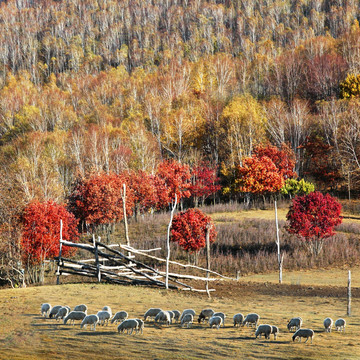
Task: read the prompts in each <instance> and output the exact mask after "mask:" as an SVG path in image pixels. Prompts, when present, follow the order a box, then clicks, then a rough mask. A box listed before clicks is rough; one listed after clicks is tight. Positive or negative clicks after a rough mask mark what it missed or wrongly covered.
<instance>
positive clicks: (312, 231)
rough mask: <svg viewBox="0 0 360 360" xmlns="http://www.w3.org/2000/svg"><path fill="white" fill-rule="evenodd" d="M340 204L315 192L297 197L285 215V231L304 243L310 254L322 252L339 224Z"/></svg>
mask: <svg viewBox="0 0 360 360" xmlns="http://www.w3.org/2000/svg"><path fill="white" fill-rule="evenodd" d="M340 213H341V204H340V203H339V202H338V201H337V200H336V199H335V198H334V197H332V196H330V195H329V194H326V195H323V194H322V193H320V192H318V191H316V192H312V193H310V194H308V195H304V196H297V197H296V198H295V199H293V201H292V205H291V206H290V209H289V212H288V214H287V215H286V218H287V221H288V224H287V227H286V229H287V231H288V232H289V233H291V234H296V235H298V236H299V237H300V238H301V239H303V240H304V241H305V244H306V245H307V246H308V248H309V250H310V251H311V253H312V254H315V255H316V256H317V255H319V253H320V252H321V250H322V247H323V242H324V240H325V239H327V238H329V237H330V236H332V235H334V227H335V226H337V225H339V224H341V222H342V217H341V216H340Z"/></svg>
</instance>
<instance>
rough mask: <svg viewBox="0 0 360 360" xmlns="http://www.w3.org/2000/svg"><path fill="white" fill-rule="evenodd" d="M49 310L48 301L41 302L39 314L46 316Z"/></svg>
mask: <svg viewBox="0 0 360 360" xmlns="http://www.w3.org/2000/svg"><path fill="white" fill-rule="evenodd" d="M50 311H51V305H50V304H49V303H44V304H41V315H42V316H44V317H46V315H49V313H50Z"/></svg>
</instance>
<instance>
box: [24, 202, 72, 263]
mask: <svg viewBox="0 0 360 360" xmlns="http://www.w3.org/2000/svg"><path fill="white" fill-rule="evenodd" d="M60 220H62V222H63V229H62V237H63V239H64V240H69V241H76V240H77V238H78V232H77V223H78V220H77V219H75V217H74V215H73V214H71V213H69V212H68V211H67V210H66V208H65V206H64V205H58V204H56V203H55V202H53V201H47V202H39V201H34V202H32V203H30V204H29V205H28V206H27V207H26V208H25V210H24V213H23V217H22V223H23V227H24V229H23V233H22V237H21V247H22V252H23V260H24V262H25V263H26V264H27V265H37V264H39V263H41V262H42V261H43V260H44V259H45V258H52V257H54V256H57V255H58V253H59V240H60ZM62 252H63V256H65V257H66V256H67V255H69V254H72V253H73V249H71V248H68V247H66V246H65V247H63V251H62Z"/></svg>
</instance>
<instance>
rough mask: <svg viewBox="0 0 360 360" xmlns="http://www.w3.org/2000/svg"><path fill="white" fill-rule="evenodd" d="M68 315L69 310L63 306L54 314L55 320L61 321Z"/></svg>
mask: <svg viewBox="0 0 360 360" xmlns="http://www.w3.org/2000/svg"><path fill="white" fill-rule="evenodd" d="M68 314H69V309H68V308H67V307H65V306H63V307H62V308H60V309H59V311H58V312H57V313H56V315H55V319H56V320H58V319H63V318H64V317H66V316H68Z"/></svg>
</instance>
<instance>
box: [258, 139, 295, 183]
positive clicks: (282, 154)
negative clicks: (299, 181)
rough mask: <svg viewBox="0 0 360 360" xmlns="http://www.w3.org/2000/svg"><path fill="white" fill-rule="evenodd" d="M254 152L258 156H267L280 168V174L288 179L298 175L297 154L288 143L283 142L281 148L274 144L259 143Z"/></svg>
mask: <svg viewBox="0 0 360 360" xmlns="http://www.w3.org/2000/svg"><path fill="white" fill-rule="evenodd" d="M253 154H254V155H255V156H256V157H257V158H262V157H263V156H267V157H268V158H269V159H271V160H272V162H273V163H274V164H275V166H276V167H277V169H278V172H279V173H280V175H281V176H282V177H283V178H284V180H286V179H291V178H293V177H296V172H295V171H294V168H295V154H294V152H293V151H292V150H291V148H289V146H287V145H286V144H282V145H281V147H280V149H279V148H277V147H276V146H273V145H270V144H268V145H258V146H256V147H255V149H254V151H253Z"/></svg>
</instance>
